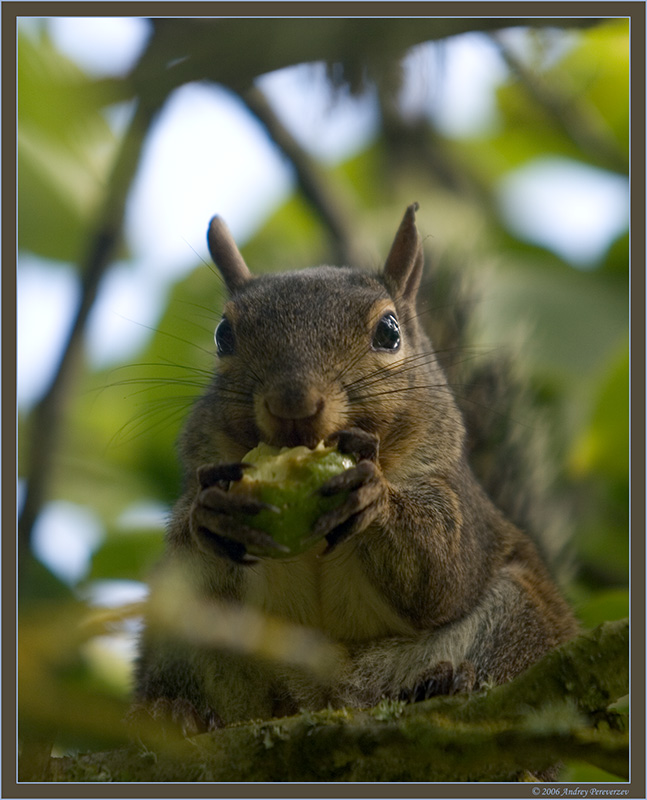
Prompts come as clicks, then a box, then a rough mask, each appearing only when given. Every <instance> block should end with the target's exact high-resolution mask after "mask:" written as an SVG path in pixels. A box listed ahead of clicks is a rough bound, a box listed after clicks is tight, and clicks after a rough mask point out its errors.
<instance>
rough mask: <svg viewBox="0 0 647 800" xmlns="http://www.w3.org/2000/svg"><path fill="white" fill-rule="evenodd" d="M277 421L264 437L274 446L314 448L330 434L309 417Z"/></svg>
mask: <svg viewBox="0 0 647 800" xmlns="http://www.w3.org/2000/svg"><path fill="white" fill-rule="evenodd" d="M276 422H277V424H275V425H274V426H272V430H271V431H268V432H267V433H268V434H269V435H266V436H264V437H263V439H264V441H267V443H268V444H271V445H274V447H299V446H305V447H309V448H310V449H313V448H315V447H316V446H317V445H318V444H319V442H320V441H321V440H322V439H324V438H325V436H326V435H328V433H327V432H325V433H324V432H323V431H322V430H320V429H319V426H318V425H316V424H313V423H312V422H311V421H310V420H308V419H296V420H286V419H282V420H276Z"/></svg>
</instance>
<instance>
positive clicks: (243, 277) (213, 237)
mask: <svg viewBox="0 0 647 800" xmlns="http://www.w3.org/2000/svg"><path fill="white" fill-rule="evenodd" d="M207 242H208V244H209V252H210V253H211V258H213V260H214V263H215V265H216V266H217V267H218V269H219V270H220V273H221V275H222V277H223V278H224V279H225V284H226V285H227V288H228V289H229V291H230V292H235V291H236V289H240V288H241V286H243V285H244V284H245V283H247V281H248V280H250V279H251V277H252V273H251V272H250V271H249V269H247V264H245V261H244V260H243V257H242V256H241V254H240V251H239V250H238V247H237V246H236V242H235V241H234V237H233V236H232V235H231V233H230V232H229V228H228V227H227V226H226V224H225V221H224V220H223V219H222V217H218V216H215V217H213V219H212V220H211V222H210V223H209V231H208V233H207Z"/></svg>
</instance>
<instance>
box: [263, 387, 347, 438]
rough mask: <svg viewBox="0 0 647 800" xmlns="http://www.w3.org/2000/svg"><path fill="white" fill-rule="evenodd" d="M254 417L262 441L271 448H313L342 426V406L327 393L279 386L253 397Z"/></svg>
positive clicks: (331, 394)
mask: <svg viewBox="0 0 647 800" xmlns="http://www.w3.org/2000/svg"><path fill="white" fill-rule="evenodd" d="M254 417H255V423H256V427H257V428H258V431H259V433H260V438H261V439H262V441H264V442H267V443H268V444H271V445H273V446H274V447H299V446H305V447H309V448H311V449H312V448H314V447H316V446H317V445H318V444H319V442H320V441H322V440H323V439H326V438H327V437H329V436H331V435H332V434H333V433H335V432H336V431H338V430H340V429H341V428H343V427H344V423H345V417H346V414H345V413H344V405H343V403H341V402H340V401H339V400H338V399H337V398H336V397H335V396H334V393H330V394H329V395H328V396H325V395H324V394H323V392H320V391H318V390H317V389H316V388H313V386H311V385H310V384H306V385H304V386H302V387H299V386H294V385H285V384H282V385H280V386H279V387H278V388H276V389H271V390H266V391H264V392H260V393H259V394H258V395H257V396H256V397H255V398H254Z"/></svg>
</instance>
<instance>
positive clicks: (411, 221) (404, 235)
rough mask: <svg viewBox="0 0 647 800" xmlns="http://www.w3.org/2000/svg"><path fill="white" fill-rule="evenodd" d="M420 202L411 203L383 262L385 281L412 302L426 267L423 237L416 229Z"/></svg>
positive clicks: (392, 289) (397, 295)
mask: <svg viewBox="0 0 647 800" xmlns="http://www.w3.org/2000/svg"><path fill="white" fill-rule="evenodd" d="M417 210H418V203H412V204H411V205H410V206H409V207H408V208H407V210H406V211H405V212H404V217H403V218H402V222H401V223H400V227H399V228H398V232H397V233H396V235H395V239H394V240H393V244H392V245H391V250H390V251H389V255H388V256H387V259H386V264H385V265H384V280H385V282H386V285H387V287H388V289H389V290H390V291H391V293H392V294H393V295H394V296H395V297H402V298H404V299H405V300H409V301H411V302H413V301H414V300H415V297H416V293H417V291H418V286H419V285H420V279H421V277H422V267H423V261H424V259H423V253H422V240H421V239H420V234H419V233H418V229H417V228H416V211H417Z"/></svg>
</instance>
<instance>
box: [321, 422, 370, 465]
mask: <svg viewBox="0 0 647 800" xmlns="http://www.w3.org/2000/svg"><path fill="white" fill-rule="evenodd" d="M324 444H326V445H328V446H330V445H337V449H338V450H339V452H340V453H344V455H348V456H353V457H354V458H355V459H356V460H357V461H377V456H378V450H379V439H378V438H377V436H375V434H373V433H368V432H367V431H365V430H362V428H349V429H348V430H343V431H337V432H336V433H333V434H332V435H331V436H328V437H327V438H326V439H325V441H324Z"/></svg>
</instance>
